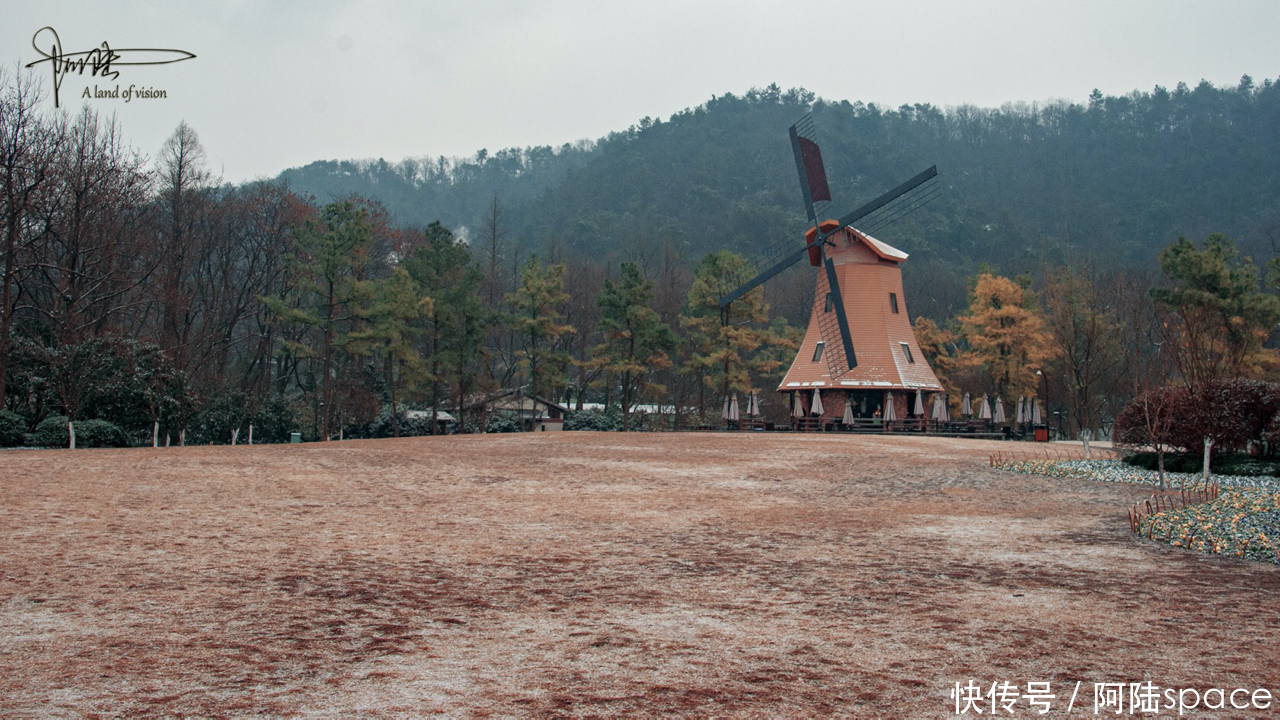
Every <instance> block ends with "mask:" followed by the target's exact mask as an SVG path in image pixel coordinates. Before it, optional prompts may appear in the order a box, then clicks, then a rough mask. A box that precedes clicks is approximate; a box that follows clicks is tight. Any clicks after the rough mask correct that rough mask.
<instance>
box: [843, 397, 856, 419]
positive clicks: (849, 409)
mask: <svg viewBox="0 0 1280 720" xmlns="http://www.w3.org/2000/svg"><path fill="white" fill-rule="evenodd" d="M842 421H843V422H844V424H845V425H852V424H853V403H852V402H851V401H850V400H849V398H845V399H844V418H843V420H842Z"/></svg>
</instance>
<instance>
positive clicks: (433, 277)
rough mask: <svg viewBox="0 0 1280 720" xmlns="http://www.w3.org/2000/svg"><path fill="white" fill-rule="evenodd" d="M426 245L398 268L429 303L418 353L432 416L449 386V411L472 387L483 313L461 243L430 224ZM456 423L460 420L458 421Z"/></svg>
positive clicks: (475, 272) (476, 275) (475, 274)
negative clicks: (424, 367)
mask: <svg viewBox="0 0 1280 720" xmlns="http://www.w3.org/2000/svg"><path fill="white" fill-rule="evenodd" d="M425 236H426V243H425V244H424V245H423V246H422V247H419V248H418V249H417V250H415V251H414V254H413V255H412V256H411V257H410V258H408V259H407V260H405V261H404V263H403V267H404V268H405V270H406V271H407V272H408V273H409V275H410V277H412V278H413V280H414V282H415V283H417V286H418V287H419V288H420V290H421V292H423V293H425V294H427V295H430V296H431V297H432V298H434V299H435V302H434V303H432V304H431V307H430V308H429V310H428V311H427V312H426V313H425V314H424V315H423V320H424V322H425V328H424V332H423V335H422V344H423V354H424V356H425V357H426V358H427V366H428V370H429V382H430V385H431V387H430V398H431V408H432V414H433V418H432V420H433V422H432V424H431V432H432V433H433V434H434V433H435V432H436V423H435V422H434V420H435V418H434V414H435V413H436V412H437V411H438V409H439V407H440V405H441V404H442V403H443V401H444V399H445V397H446V396H447V394H448V389H449V387H450V385H452V386H453V387H454V388H455V389H456V390H457V395H456V396H455V397H456V398H457V402H456V404H455V410H458V411H461V410H462V408H463V406H464V405H465V397H466V395H468V394H469V393H470V392H471V391H472V390H473V389H474V388H473V385H474V383H475V373H476V366H477V363H478V359H479V358H478V353H479V345H480V342H481V340H482V339H483V337H484V330H485V328H486V320H487V318H488V316H489V313H488V312H486V310H485V308H484V306H483V304H482V301H481V298H480V295H479V291H480V288H481V281H482V275H481V272H480V269H479V268H478V267H476V266H475V265H474V264H473V263H472V262H471V253H470V251H469V250H468V248H467V245H466V243H464V242H462V241H461V240H459V239H458V238H456V237H454V235H453V233H452V232H450V231H449V230H448V228H446V227H444V226H443V225H441V224H440V223H439V222H433V223H431V224H430V225H428V226H427V229H426V233H425ZM458 421H459V423H461V422H462V418H461V417H459V418H458Z"/></svg>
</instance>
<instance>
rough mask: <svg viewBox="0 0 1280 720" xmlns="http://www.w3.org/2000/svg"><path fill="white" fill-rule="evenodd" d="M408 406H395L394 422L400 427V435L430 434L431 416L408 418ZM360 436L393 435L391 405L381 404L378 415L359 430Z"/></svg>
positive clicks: (380, 436) (394, 428)
mask: <svg viewBox="0 0 1280 720" xmlns="http://www.w3.org/2000/svg"><path fill="white" fill-rule="evenodd" d="M409 409H410V408H409V407H407V406H406V405H403V404H401V405H397V406H396V422H397V423H398V424H399V427H400V437H417V436H419V435H430V434H431V417H430V415H428V416H427V417H415V418H412V419H410V418H409ZM360 432H361V436H362V437H371V438H389V437H395V435H396V427H395V425H393V424H392V422H391V405H389V404H388V405H383V406H382V409H381V410H380V411H378V417H376V418H374V419H373V420H372V421H371V422H370V423H369V424H368V425H367V426H365V428H363V429H362V430H361V431H360Z"/></svg>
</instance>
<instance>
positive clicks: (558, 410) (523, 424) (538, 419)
mask: <svg viewBox="0 0 1280 720" xmlns="http://www.w3.org/2000/svg"><path fill="white" fill-rule="evenodd" d="M466 410H467V411H468V412H471V411H474V412H477V413H478V414H479V415H480V427H485V426H486V425H488V422H489V416H490V415H491V414H493V413H508V414H510V415H513V416H514V417H515V418H516V419H517V421H518V422H519V423H520V429H521V430H523V431H525V432H547V431H558V430H564V419H565V416H566V415H567V414H568V413H569V408H567V407H565V406H564V405H561V404H560V403H557V402H553V401H551V400H547V399H546V398H541V397H538V396H537V395H525V394H524V393H523V392H521V391H519V390H505V391H502V392H500V393H499V394H497V395H491V396H489V397H488V398H486V399H484V400H482V401H479V402H476V403H473V404H471V405H469V406H467V408H466Z"/></svg>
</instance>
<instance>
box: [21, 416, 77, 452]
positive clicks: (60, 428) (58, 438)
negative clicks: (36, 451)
mask: <svg viewBox="0 0 1280 720" xmlns="http://www.w3.org/2000/svg"><path fill="white" fill-rule="evenodd" d="M70 442H71V436H70V435H68V434H67V416H66V415H50V416H49V417H47V418H45V419H43V420H41V421H40V422H39V424H37V425H36V429H35V431H34V432H32V433H31V444H32V445H35V446H36V447H67V446H68V445H69V444H70Z"/></svg>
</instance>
